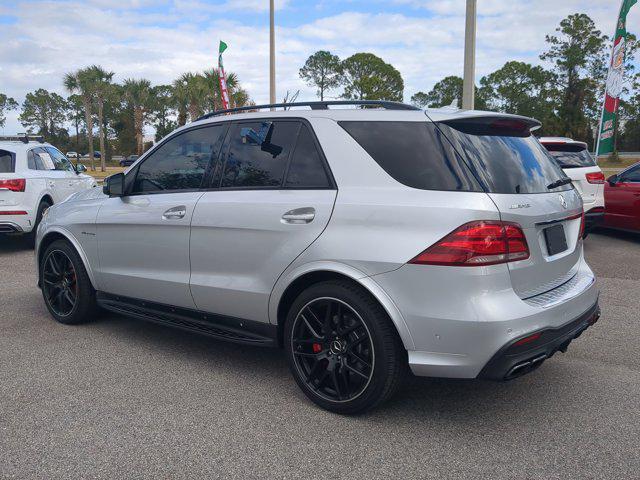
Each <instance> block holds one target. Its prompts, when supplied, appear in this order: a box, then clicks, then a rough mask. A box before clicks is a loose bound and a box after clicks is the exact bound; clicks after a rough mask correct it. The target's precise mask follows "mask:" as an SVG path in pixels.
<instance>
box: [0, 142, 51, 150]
mask: <svg viewBox="0 0 640 480" xmlns="http://www.w3.org/2000/svg"><path fill="white" fill-rule="evenodd" d="M35 147H53V145H51V144H50V143H47V142H32V141H30V142H29V143H24V142H22V141H20V140H0V149H2V150H7V151H9V152H13V153H20V152H26V151H27V150H31V149H32V148H35Z"/></svg>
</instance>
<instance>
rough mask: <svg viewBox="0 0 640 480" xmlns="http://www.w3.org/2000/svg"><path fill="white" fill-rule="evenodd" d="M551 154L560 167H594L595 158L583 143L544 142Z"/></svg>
mask: <svg viewBox="0 0 640 480" xmlns="http://www.w3.org/2000/svg"><path fill="white" fill-rule="evenodd" d="M544 147H545V148H546V149H547V150H549V153H551V156H553V158H555V159H556V162H558V165H560V168H580V167H594V166H595V165H596V162H595V160H594V159H593V157H592V156H591V154H590V153H589V151H588V150H587V149H586V148H584V146H582V145H576V144H544Z"/></svg>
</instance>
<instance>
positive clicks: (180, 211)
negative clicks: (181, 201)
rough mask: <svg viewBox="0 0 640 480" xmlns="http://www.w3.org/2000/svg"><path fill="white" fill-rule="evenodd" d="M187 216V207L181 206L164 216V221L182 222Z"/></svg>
mask: <svg viewBox="0 0 640 480" xmlns="http://www.w3.org/2000/svg"><path fill="white" fill-rule="evenodd" d="M186 214H187V207H185V206H184V205H180V206H179V207H173V208H170V209H169V210H167V211H166V212H164V213H163V214H162V218H163V219H164V220H180V219H181V218H184V216H185V215H186Z"/></svg>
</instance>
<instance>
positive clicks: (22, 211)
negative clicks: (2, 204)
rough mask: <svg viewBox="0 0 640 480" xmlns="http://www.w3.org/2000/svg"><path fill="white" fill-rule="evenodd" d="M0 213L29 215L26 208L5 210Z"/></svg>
mask: <svg viewBox="0 0 640 480" xmlns="http://www.w3.org/2000/svg"><path fill="white" fill-rule="evenodd" d="M0 215H28V213H27V212H25V211H24V210H4V211H2V212H0Z"/></svg>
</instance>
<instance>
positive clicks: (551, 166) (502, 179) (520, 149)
mask: <svg viewBox="0 0 640 480" xmlns="http://www.w3.org/2000/svg"><path fill="white" fill-rule="evenodd" d="M497 123H498V122H494V124H491V123H490V124H488V125H483V124H481V123H479V122H476V121H473V120H468V121H456V122H446V124H445V123H440V124H439V125H440V127H441V128H442V130H443V131H444V132H445V134H446V135H447V137H448V138H449V139H450V140H451V142H452V143H453V145H454V147H455V148H456V150H457V151H458V152H460V153H461V154H462V155H464V158H465V160H466V161H467V162H468V164H469V165H470V166H471V168H472V169H473V170H474V173H475V174H476V176H477V178H478V179H480V181H481V182H482V184H483V186H484V187H485V188H486V190H487V191H488V192H490V193H507V194H513V193H516V194H518V193H521V194H524V193H549V192H558V191H564V190H570V189H571V188H573V187H572V186H571V185H570V184H568V185H563V186H560V187H556V188H554V189H549V188H548V185H550V184H552V183H553V182H556V181H557V180H560V179H564V178H566V175H565V174H564V172H563V171H562V169H561V168H560V167H559V166H558V164H557V163H556V162H555V161H554V159H553V157H551V155H550V154H549V152H548V151H547V150H546V149H545V148H544V147H543V146H542V145H541V144H540V142H539V141H538V140H537V139H536V138H535V137H534V136H533V135H531V133H530V132H529V130H528V128H526V129H518V130H514V129H511V128H510V127H507V128H503V127H493V125H495V124H497Z"/></svg>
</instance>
